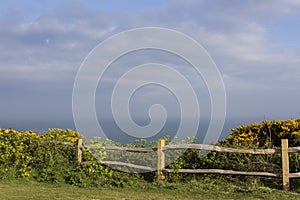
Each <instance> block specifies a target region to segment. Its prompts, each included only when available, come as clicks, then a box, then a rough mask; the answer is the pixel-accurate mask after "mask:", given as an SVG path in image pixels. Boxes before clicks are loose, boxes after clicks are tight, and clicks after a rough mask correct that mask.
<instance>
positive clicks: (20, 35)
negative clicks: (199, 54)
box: [0, 0, 300, 129]
mask: <svg viewBox="0 0 300 200" xmlns="http://www.w3.org/2000/svg"><path fill="white" fill-rule="evenodd" d="M0 26H1V29H0V99H1V104H0V112H1V113H2V114H1V116H0V127H6V128H7V127H12V128H17V129H34V128H37V127H38V128H40V129H46V128H49V127H63V128H67V126H71V127H72V126H73V125H72V123H71V122H72V119H73V118H72V117H73V116H72V91H73V84H74V81H75V77H76V74H77V71H78V70H79V68H80V65H81V63H82V62H83V60H84V59H85V57H86V56H87V55H88V54H89V52H90V51H91V50H92V49H93V48H94V47H95V46H96V45H98V44H99V43H100V42H102V41H104V40H105V39H107V38H108V37H110V36H112V35H113V34H116V33H119V32H121V31H124V30H128V29H132V28H140V27H148V26H152V27H153V26H154V27H164V28H169V29H174V30H176V31H180V32H182V33H184V34H186V35H189V36H190V37H192V38H193V39H195V40H196V41H197V42H199V43H200V44H201V45H202V46H203V47H204V48H205V49H206V50H207V52H208V53H209V55H210V56H211V58H212V59H213V60H214V62H215V63H216V65H217V67H218V69H219V71H220V73H221V76H222V78H223V81H224V85H225V89H226V96H227V114H226V121H234V120H236V121H237V122H238V123H250V122H254V121H260V120H263V119H270V120H273V119H289V118H299V117H300V112H299V111H300V106H299V102H300V92H299V85H300V79H299V77H300V37H299V35H300V0H273V1H267V0H263V1H258V0H244V1H240V0H232V1H223V0H214V1H209V0H174V1H170V0H169V1H167V0H165V1H158V0H145V1H128V0H123V1H116V0H111V1H104V0H100V1H83V0H82V1H79V0H77V1H63V0H62V1H58V0H52V1H50V0H40V1H34V0H28V1H23V0H21V1H17V0H10V1H7V0H4V1H1V7H0ZM162 54H163V53H161V52H160V53H158V52H151V51H144V52H140V55H135V56H134V55H132V56H131V57H130V55H129V58H127V60H126V58H125V59H123V60H121V61H120V62H119V64H118V63H116V64H115V65H116V67H115V68H116V69H118V68H120V67H121V66H124V63H127V64H128V63H129V65H130V64H132V63H134V62H137V63H143V62H144V63H147V62H150V61H151V60H153V59H154V60H155V61H162V62H168V63H169V64H170V65H174V66H175V67H176V66H177V67H178V66H179V68H180V66H181V72H182V73H183V74H185V75H186V76H191V75H192V74H191V73H192V72H189V71H188V70H187V67H185V65H186V64H184V63H182V62H181V61H177V60H176V58H173V57H172V56H171V55H165V56H164V59H165V60H164V59H162V58H161V55H162ZM160 59H161V60H160ZM170 60H172V63H170ZM123 70H124V69H123ZM118 73H119V71H118V70H115V71H114V70H112V71H111V74H108V76H107V77H106V78H107V79H105V80H109V79H110V78H116V76H117V75H116V74H118ZM140 78H141V79H144V78H145V77H143V76H141V77H140ZM194 78H195V77H192V78H191V82H193V81H194V80H193V79H194ZM105 80H104V81H103V85H101V86H99V88H98V89H99V90H100V89H102V90H103V91H102V92H101V91H97V95H96V96H97V98H98V100H97V102H98V105H96V107H97V108H98V109H99V110H100V111H99V113H98V115H101V114H102V116H103V115H104V116H105V115H106V113H105V112H101V109H105V106H104V105H105V103H103V102H102V101H105V100H101V98H104V99H105V98H106V97H107V96H109V94H110V93H109V89H111V88H112V86H111V83H112V82H109V81H105ZM200 82H201V81H200ZM194 83H195V84H199V85H200V86H199V88H202V89H203V88H205V87H202V85H203V82H202V83H198V82H194ZM202 89H201V90H200V92H198V93H197V95H198V97H199V98H200V99H202V100H201V103H200V108H202V113H203V116H204V117H209V114H210V110H209V109H207V107H209V106H206V104H209V99H208V98H209V94H208V93H207V92H205V91H202ZM170 95H171V94H170V93H168V92H167V91H165V90H164V89H162V88H156V87H154V86H152V87H148V88H145V91H139V92H137V93H136V94H135V97H136V98H135V99H134V100H132V104H131V107H132V112H133V115H134V116H136V118H138V117H141V116H143V115H147V108H149V106H151V104H153V103H157V102H155V100H157V99H159V100H158V102H159V103H162V104H165V105H166V107H167V108H166V109H167V111H170V112H171V113H172V114H171V116H172V115H174V116H176V115H177V114H178V110H177V109H176V108H175V107H176V106H178V104H177V103H176V101H174V100H170V98H167V97H166V96H170ZM171 96H172V95H171ZM171 99H172V98H171ZM101 102H102V103H103V104H101Z"/></svg>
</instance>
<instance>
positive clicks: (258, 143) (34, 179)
mask: <svg viewBox="0 0 300 200" xmlns="http://www.w3.org/2000/svg"><path fill="white" fill-rule="evenodd" d="M79 138H83V136H81V135H80V134H79V133H77V132H74V131H72V130H69V129H67V130H62V129H49V131H47V132H45V133H40V134H36V133H34V132H32V131H27V132H19V131H16V130H13V129H0V199H1V198H3V199H18V198H19V196H18V195H23V196H24V198H22V199H26V198H27V199H74V198H75V196H76V198H77V199H105V198H106V199H110V198H115V199H120V198H128V199H141V198H144V199H164V198H167V199H171V198H172V199H173V198H174V197H176V198H180V199H197V198H198V199H205V198H208V199H212V198H213V199H226V198H229V199H235V198H238V199H241V198H246V197H247V199H248V198H250V199H251V198H252V199H272V198H273V199H278V198H281V199H288V198H293V199H297V198H298V199H299V198H300V196H299V195H300V194H298V193H300V180H299V179H293V180H291V186H292V190H293V192H294V193H293V192H283V191H280V189H281V188H282V185H281V179H278V178H264V177H251V176H222V175H206V174H202V175H194V174H179V173H169V174H166V179H165V180H164V181H163V182H157V181H156V175H155V172H149V173H127V172H138V171H136V170H133V169H130V168H126V167H120V168H117V169H118V170H117V169H111V168H108V167H107V166H105V165H102V164H100V163H99V160H100V161H101V160H103V159H107V160H112V161H120V162H127V163H133V164H137V165H144V166H150V167H155V165H156V152H153V154H152V153H147V154H145V153H132V152H123V151H109V150H104V149H102V150H101V149H100V150H99V149H95V148H92V149H90V151H89V150H87V149H83V155H82V156H83V158H82V159H83V161H89V163H86V164H83V165H81V166H78V165H77V160H76V148H75V147H74V146H70V145H65V144H63V143H62V142H71V143H74V142H76V141H77V140H78V139H79ZM282 138H288V139H289V142H290V146H300V119H297V120H285V121H283V120H278V121H267V120H264V121H262V123H261V124H257V123H255V124H249V125H248V126H239V127H236V128H234V129H232V133H231V134H230V135H229V136H228V137H227V138H226V140H225V141H220V142H219V143H218V144H217V145H220V146H227V147H235V148H279V147H280V140H281V139H282ZM165 139H166V144H170V141H171V140H170V138H169V137H166V138H165ZM58 141H60V142H58ZM194 141H195V140H194V139H193V138H188V140H187V141H181V142H177V143H192V142H194ZM85 143H86V144H88V145H89V146H91V147H100V146H120V144H117V143H114V142H112V141H109V140H108V141H101V140H100V138H95V139H94V140H90V141H85ZM127 146H128V147H147V146H150V147H155V146H156V144H155V142H148V141H146V140H140V141H136V142H135V143H134V144H128V145H127ZM206 153H207V154H205V156H201V152H200V151H199V150H192V149H189V150H186V151H182V150H172V151H166V152H165V156H166V162H168V161H169V162H170V161H174V160H175V161H174V162H172V163H171V164H170V165H169V166H167V168H171V169H225V170H226V169H229V170H237V171H260V172H273V173H281V155H280V154H275V155H251V154H238V153H220V152H206ZM299 156H300V155H299V154H298V153H294V154H290V170H291V172H299V171H300V161H299V160H300V157H299ZM125 171H127V172H125ZM241 183H242V184H241ZM32 188H34V190H32ZM31 190H32V191H31ZM296 193H297V194H296ZM100 194H101V195H102V196H100ZM26 195H28V196H27V197H26Z"/></svg>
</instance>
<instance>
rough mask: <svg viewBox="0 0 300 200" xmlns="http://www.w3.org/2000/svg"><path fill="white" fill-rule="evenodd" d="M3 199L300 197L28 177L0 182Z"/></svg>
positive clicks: (222, 187)
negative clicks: (84, 185)
mask: <svg viewBox="0 0 300 200" xmlns="http://www.w3.org/2000/svg"><path fill="white" fill-rule="evenodd" d="M0 199H1V200H2V199H3V200H16V199H24V200H29V199H30V200H38V199H39V200H42V199H61V200H65V199H76V200H98V199H123V200H125V199H143V200H147V199H178V200H179V199H280V200H284V199H300V194H299V193H296V192H285V191H281V190H275V189H270V188H266V187H239V186H237V185H229V184H228V183H222V182H221V183H217V182H215V183H201V182H192V183H186V184H175V183H173V184H171V183H165V184H159V183H142V184H141V183H139V184H138V185H133V186H127V187H125V188H116V187H112V188H108V187H105V188H96V187H87V188H79V187H76V186H71V185H66V184H49V183H38V182H32V181H24V180H18V181H16V180H14V181H3V180H2V181H0Z"/></svg>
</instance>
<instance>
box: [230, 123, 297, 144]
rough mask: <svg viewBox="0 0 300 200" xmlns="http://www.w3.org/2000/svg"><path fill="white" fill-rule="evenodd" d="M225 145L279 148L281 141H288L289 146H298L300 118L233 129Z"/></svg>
mask: <svg viewBox="0 0 300 200" xmlns="http://www.w3.org/2000/svg"><path fill="white" fill-rule="evenodd" d="M231 131H232V133H231V134H230V135H229V136H228V137H227V138H226V140H225V144H231V145H241V146H246V147H264V148H266V147H280V146H281V139H289V146H291V147H295V146H300V118H299V119H295V120H293V119H289V120H273V121H269V120H264V121H262V122H261V123H260V124H258V123H253V124H249V125H247V126H244V125H242V126H238V127H236V128H233V129H232V130H231Z"/></svg>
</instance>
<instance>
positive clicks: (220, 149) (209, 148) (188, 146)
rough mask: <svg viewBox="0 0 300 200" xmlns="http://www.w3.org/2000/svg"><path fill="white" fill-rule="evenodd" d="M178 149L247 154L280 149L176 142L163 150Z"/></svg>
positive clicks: (271, 152) (275, 151) (268, 152)
mask: <svg viewBox="0 0 300 200" xmlns="http://www.w3.org/2000/svg"><path fill="white" fill-rule="evenodd" d="M180 149H197V150H207V151H217V152H227V153H249V154H275V153H280V152H281V151H280V149H237V148H228V147H220V146H214V145H208V144H178V145H168V146H165V147H164V150H180Z"/></svg>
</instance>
